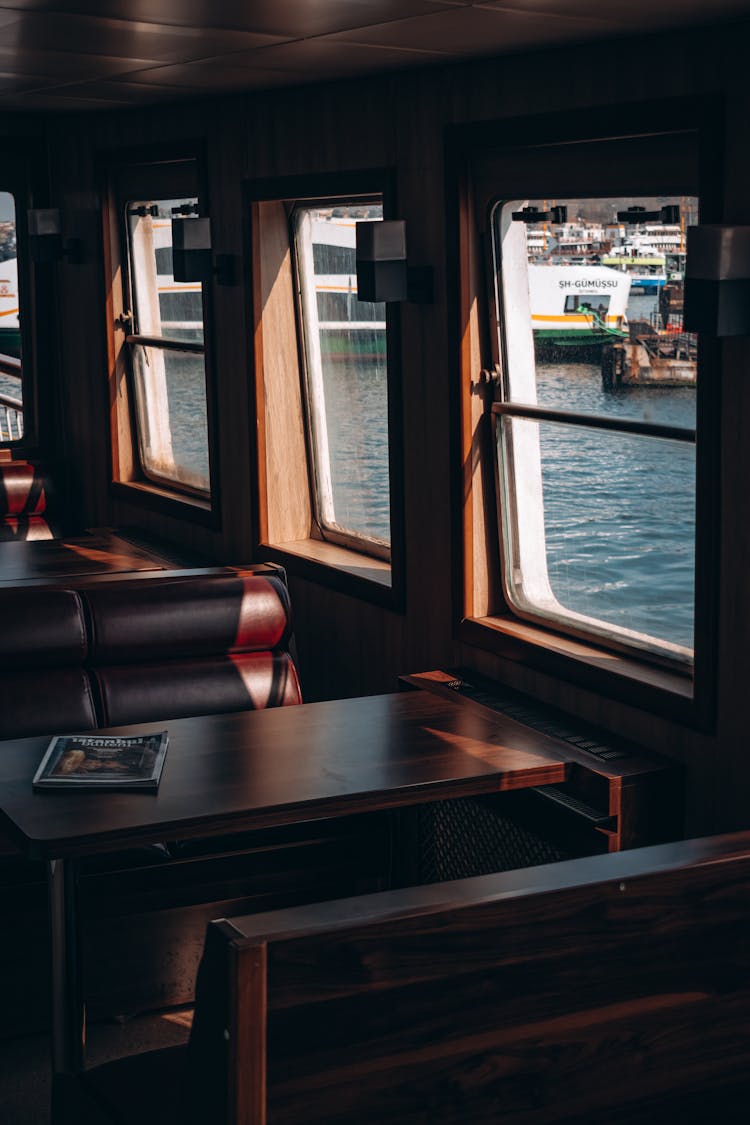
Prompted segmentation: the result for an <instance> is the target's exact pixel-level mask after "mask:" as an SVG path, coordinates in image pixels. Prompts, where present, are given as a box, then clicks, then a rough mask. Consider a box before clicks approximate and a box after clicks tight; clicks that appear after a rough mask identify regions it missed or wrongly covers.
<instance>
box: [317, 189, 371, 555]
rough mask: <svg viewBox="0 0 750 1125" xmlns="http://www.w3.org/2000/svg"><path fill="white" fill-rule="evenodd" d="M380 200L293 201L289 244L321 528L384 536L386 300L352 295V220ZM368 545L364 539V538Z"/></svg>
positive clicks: (367, 217)
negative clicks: (292, 244) (292, 243)
mask: <svg viewBox="0 0 750 1125" xmlns="http://www.w3.org/2000/svg"><path fill="white" fill-rule="evenodd" d="M382 217H383V209H382V206H381V205H380V204H362V203H358V204H354V203H352V204H346V203H337V204H336V205H335V206H333V205H331V206H328V207H310V208H304V209H300V211H299V212H298V213H297V217H296V230H295V238H296V251H297V263H298V271H299V276H300V289H301V294H302V314H303V320H304V341H305V368H306V374H307V390H308V400H309V404H310V418H311V426H312V431H313V447H314V460H315V477H316V492H317V500H318V520H319V523H320V525H321V527H322V528H323V530H324V531H325V530H328V531H329V532H330V531H335V532H343V533H344V534H346V535H351V536H356V537H362V538H364V539H366V540H370V541H373V542H374V543H377V544H379V545H381V546H385V545H387V544H389V542H390V494H389V472H388V378H387V375H388V369H387V358H386V323H385V305H384V304H374V303H371V302H366V301H360V300H358V298H357V278H356V272H355V271H356V264H355V245H356V223H357V222H373V221H377V220H380V219H382ZM365 546H366V545H365Z"/></svg>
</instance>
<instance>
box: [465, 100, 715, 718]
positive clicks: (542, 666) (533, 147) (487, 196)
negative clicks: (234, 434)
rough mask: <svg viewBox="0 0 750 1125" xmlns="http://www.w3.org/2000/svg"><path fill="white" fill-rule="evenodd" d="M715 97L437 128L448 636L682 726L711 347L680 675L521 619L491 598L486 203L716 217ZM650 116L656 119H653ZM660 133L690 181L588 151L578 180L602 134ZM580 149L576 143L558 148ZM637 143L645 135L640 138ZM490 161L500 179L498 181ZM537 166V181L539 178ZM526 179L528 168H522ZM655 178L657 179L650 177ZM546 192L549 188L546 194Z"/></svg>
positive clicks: (707, 571) (710, 661) (496, 556)
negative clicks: (448, 445)
mask: <svg viewBox="0 0 750 1125" xmlns="http://www.w3.org/2000/svg"><path fill="white" fill-rule="evenodd" d="M723 116H724V114H723V105H722V102H721V99H718V98H713V97H705V98H676V99H670V100H668V101H665V102H649V103H637V104H632V105H628V106H607V107H597V108H596V109H592V110H590V111H587V113H585V114H580V115H578V116H576V117H575V118H571V117H570V115H566V114H545V115H540V116H537V117H529V118H516V119H513V120H511V121H500V122H497V121H496V122H488V123H482V124H477V125H471V126H463V127H462V126H455V127H451V128H450V129H449V130H448V132H447V137H446V146H447V188H448V200H449V204H450V205H451V210H450V212H449V214H450V215H452V219H451V220H450V226H449V231H448V250H449V255H450V254H451V252H454V253H455V255H456V260H457V261H458V262H459V263H460V269H459V270H458V271H457V274H456V276H455V278H454V279H451V284H450V289H449V299H450V300H451V301H452V303H453V307H454V308H455V309H456V310H457V313H458V316H457V318H456V320H455V321H454V323H453V331H452V338H453V347H454V354H456V355H457V357H458V365H459V370H460V381H459V383H458V401H457V407H458V410H459V415H460V427H459V428H458V429H457V431H456V433H455V438H454V440H455V443H456V444H455V448H456V457H457V460H458V463H460V464H462V465H463V466H464V478H463V482H462V488H461V491H460V494H459V491H458V489H456V490H455V492H454V517H455V520H456V524H457V530H458V529H460V532H459V535H460V538H459V539H458V543H459V544H460V547H461V550H460V556H459V559H460V569H459V570H458V571H457V573H456V582H455V597H454V622H455V636H456V639H457V640H459V641H462V642H463V643H465V644H466V645H467V646H470V647H474V648H478V649H482V650H486V651H488V652H491V653H494V654H495V655H496V656H498V657H500V658H502V659H504V660H508V661H510V662H511V664H514V663H515V664H518V665H519V666H523V667H525V668H527V669H529V670H534V671H536V672H540V673H544V674H551V675H553V676H555V677H557V678H559V679H562V680H567V681H568V682H570V683H573V684H576V685H578V686H580V687H584V688H585V689H587V690H592V691H595V692H597V693H598V694H602V695H605V696H609V697H611V698H614V699H619V700H621V701H625V702H627V703H628V704H630V705H634V706H637V707H641V708H643V709H644V710H648V711H651V712H652V713H655V714H659V715H663V716H665V717H669V718H673V719H676V720H677V721H679V722H682V723H684V724H686V725H689V726H692V727H695V728H696V729H701V730H708V729H711V728H712V725H713V722H714V713H715V690H716V688H715V683H716V636H715V632H716V620H717V612H716V611H717V604H718V597H719V572H718V557H717V555H718V547H717V528H718V497H719V415H720V401H719V393H720V391H719V388H720V381H719V380H718V379H717V373H718V370H719V360H720V348H719V345H718V343H717V342H716V341H715V340H708V339H704V338H701V340H700V344H699V347H700V369H701V378H700V379H699V380H698V388H697V419H698V421H697V430H698V434H699V439H698V442H697V447H696V527H697V528H698V531H697V534H696V550H695V587H696V606H695V610H696V612H695V665H694V669H693V673H692V675H685V674H682V673H680V672H679V671H675V670H672V669H665V668H663V667H659V666H658V664H657V663H654V662H652V661H650V660H648V659H644V658H643V657H642V656H639V655H637V654H636V655H634V654H633V653H632V652H631V653H625V654H622V653H618V652H616V651H614V649H613V648H612V647H611V646H609V645H606V644H602V643H600V642H596V641H592V640H590V639H587V640H580V639H578V638H575V637H572V636H570V635H569V634H567V633H564V632H561V631H560V630H559V629H556V628H554V627H551V626H549V625H542V624H538V623H532V622H529V621H525V620H523V619H522V618H521V617H519V615H518V614H517V613H516V612H514V611H513V609H512V608H511V607H510V606H509V604H508V602H507V601H506V599H505V598H504V596H502V592H501V589H502V583H501V577H500V576H501V561H500V548H499V544H500V539H499V535H498V511H497V505H496V491H495V485H496V482H495V474H494V443H493V433H492V409H493V403H494V401H495V400H496V398H497V397H498V396H497V388H498V384H499V382H500V380H501V377H502V362H501V355H500V350H499V349H500V343H499V341H500V333H499V332H498V324H497V321H496V314H495V309H496V294H495V291H494V285H495V283H496V275H495V271H494V268H493V254H492V249H491V228H490V221H489V220H490V211H491V203H490V201H491V200H496V199H497V198H498V196H500V195H501V196H502V198H504V199H509V200H510V199H518V198H521V197H523V198H527V197H528V198H533V199H536V198H544V197H545V195H549V193H553V195H554V197H555V198H560V199H562V198H583V197H591V196H628V195H633V196H636V195H643V194H646V193H647V194H650V195H652V194H664V195H669V194H675V195H679V194H682V193H686V194H694V195H697V196H698V197H699V199H700V205H701V222H704V223H705V222H718V221H720V220H721V183H720V177H716V174H715V172H716V168H717V167H721V152H722V148H721V144H722V142H721V122H722V121H723ZM662 123H663V124H662ZM657 135H658V136H661V137H667V138H669V141H668V142H667V143H668V151H669V152H670V153H672V150H674V152H675V153H679V151H680V148H681V146H682V145H683V143H684V144H686V145H688V147H689V146H690V145H692V146H693V149H694V153H695V175H694V176H693V182H688V183H686V182H685V181H684V179H683V181H682V182H680V181H679V177H677V176H675V175H672V179H671V181H670V172H669V167H668V165H669V160H666V161H665V167H664V169H663V170H662V173H661V174H660V178H659V182H658V184H656V183H654V182H653V180H652V181H651V182H649V180H648V178H646V179H645V182H644V181H643V179H642V180H641V181H640V182H639V181H638V180H637V174H638V173H637V169H638V165H637V164H633V163H632V162H631V164H630V166H629V168H628V169H626V174H625V175H623V172H622V168H618V167H617V166H614V167H613V166H612V165H613V162H612V161H607V160H604V161H601V163H600V165H599V168H600V172H601V181H600V182H599V183H596V182H592V181H591V180H588V181H587V182H582V180H583V177H582V175H581V167H582V159H581V158H582V157H583V156H585V155H586V154H587V153H591V152H594V151H596V150H597V147H599V148H601V147H602V146H604V148H603V151H605V152H606V151H607V146H609V147H610V149H611V145H612V144H613V143H614V142H617V143H618V144H620V143H623V144H624V143H626V142H629V141H633V142H635V143H636V145H637V144H638V143H640V142H641V141H643V143H644V144H646V142H647V141H648V143H651V142H650V141H649V138H654V137H655V136H657ZM572 146H580V147H572ZM646 147H647V146H646ZM560 154H562V156H563V160H562V162H561V164H560V168H561V169H562V168H563V167H564V168H565V173H564V174H558V181H557V182H554V181H553V182H551V176H550V175H549V157H550V156H553V157H556V156H558V155H560ZM519 157H527V158H528V166H529V167H531V168H532V169H533V171H534V176H532V177H531V178H530V179H529V180H528V181H527V182H526V183H525V184H522V183H521V182H519V180H520V177H516V180H515V181H513V182H510V180H511V177H508V175H507V168H508V161H509V160H512V161H513V162H514V165H517V164H518V162H519ZM498 168H505V169H506V175H505V178H504V179H503V180H502V181H501V182H500V184H499V182H498ZM542 174H544V175H546V176H547V179H546V181H545V180H544V179H543V175H542ZM534 177H536V178H534ZM662 181H663V182H662ZM550 197H551V196H550Z"/></svg>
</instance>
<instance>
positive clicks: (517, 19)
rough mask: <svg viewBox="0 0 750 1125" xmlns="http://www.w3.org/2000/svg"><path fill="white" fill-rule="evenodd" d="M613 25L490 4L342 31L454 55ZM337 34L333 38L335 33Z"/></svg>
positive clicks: (348, 38) (347, 37)
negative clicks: (490, 6)
mask: <svg viewBox="0 0 750 1125" xmlns="http://www.w3.org/2000/svg"><path fill="white" fill-rule="evenodd" d="M606 30H607V26H606V24H604V23H603V22H602V21H601V20H588V19H582V18H578V17H576V18H573V17H568V16H566V17H564V18H562V19H560V18H558V17H557V16H554V15H550V16H545V17H542V16H539V15H538V14H536V13H533V12H511V11H508V10H500V9H489V8H478V7H471V8H450V9H447V10H444V11H442V12H440V13H438V14H435V13H433V14H432V15H429V16H415V17H411V18H410V19H405V20H399V22H398V23H386V24H377V25H375V26H374V27H367V28H359V29H357V30H355V31H345V32H341V33H340V34H339V35H337V36H336V37H335V38H337V39H339V40H341V41H343V42H352V43H369V44H379V45H381V46H395V45H399V46H401V47H404V46H407V47H411V48H413V49H418V48H419V47H420V45H424V44H427V45H429V48H430V50H432V51H439V52H441V53H442V54H446V55H449V56H450V57H451V58H455V57H459V56H462V55H467V54H470V55H477V54H493V53H495V52H496V50H497V46H496V44H497V43H498V42H505V43H512V44H513V46H514V47H515V48H520V47H531V46H543V45H545V44H549V43H556V42H559V41H560V40H561V39H572V38H575V39H577V40H580V39H584V38H590V37H591V36H595V35H601V34H602V33H603V32H605V31H606ZM329 38H332V37H329Z"/></svg>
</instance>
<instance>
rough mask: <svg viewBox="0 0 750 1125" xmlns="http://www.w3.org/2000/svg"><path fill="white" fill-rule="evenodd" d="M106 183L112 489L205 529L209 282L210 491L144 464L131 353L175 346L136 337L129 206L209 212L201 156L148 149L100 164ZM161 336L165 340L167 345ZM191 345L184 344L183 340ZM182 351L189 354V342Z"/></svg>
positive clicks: (208, 515)
mask: <svg viewBox="0 0 750 1125" xmlns="http://www.w3.org/2000/svg"><path fill="white" fill-rule="evenodd" d="M101 176H102V179H103V181H104V185H105V188H104V190H105V198H106V206H105V209H104V223H105V227H104V249H105V254H104V266H105V279H106V285H107V288H108V291H109V294H110V296H109V300H108V302H107V340H108V353H109V383H110V401H111V402H112V403H113V405H114V407H115V409H114V410H113V411H112V412H111V414H110V418H111V427H110V464H111V474H112V476H111V486H110V487H111V490H112V492H113V494H114V495H115V496H117V497H120V498H122V499H126V500H127V501H128V502H129V503H135V504H136V505H137V506H139V507H143V508H148V509H151V510H153V511H155V512H160V513H163V514H166V515H170V516H176V517H178V518H182V519H187V520H189V521H190V522H192V523H198V524H201V525H204V526H206V527H210V528H213V529H216V528H218V527H219V526H220V512H221V506H220V482H219V475H218V467H219V457H218V448H219V437H218V431H217V407H216V380H215V362H214V333H213V296H214V295H213V284H214V283H213V281H210V282H206V281H204V282H203V283H202V289H201V298H202V309H203V345H202V347H203V363H204V380H205V393H206V425H207V437H208V450H207V452H208V475H209V490H208V492H206V491H204V490H202V489H197V488H194V487H191V485H190V484H188V483H184V482H178V481H174V480H172V479H171V478H169V477H167V476H165V477H163V478H162V477H159V478H158V479H157V476H156V474H151V475H149V474H148V473H147V472H146V470H145V469H144V467H143V465H142V463H141V456H140V448H139V443H140V439H139V432H138V416H137V408H136V399H135V385H134V383H135V370H134V367H135V362H134V360H133V359H132V358H131V353H132V350H133V349H134V348H135V347H137V346H142V345H146V344H147V345H149V346H155V347H158V348H163V349H164V350H175V349H174V347H173V346H172V343H171V342H170V341H169V338H165V337H152V336H140V335H139V334H137V333H134V332H133V331H132V329H133V321H132V314H133V291H132V288H131V276H130V274H131V266H130V251H129V231H128V229H127V218H126V207H127V205H128V204H129V203H130V202H137V201H142V200H146V199H153V200H170V199H178V198H196V199H197V200H198V206H199V212H200V214H202V215H205V214H209V213H210V200H209V198H208V192H207V180H206V169H205V159H204V157H203V156H202V153H201V150H200V149H199V148H197V147H196V148H193V147H187V148H184V149H182V148H181V149H177V150H175V151H174V152H170V151H169V150H167V151H166V152H164V151H163V150H160V152H159V156H158V157H156V156H155V154H154V151H153V150H152V149H146V150H142V149H136V150H132V151H131V152H124V153H123V154H122V155H121V156H119V157H118V159H117V160H107V161H106V162H103V164H102V166H101ZM165 340H166V341H167V342H166V343H165ZM186 344H187V345H188V346H187V347H185V345H186ZM179 350H183V351H192V350H194V349H193V348H192V345H191V343H190V342H188V341H179Z"/></svg>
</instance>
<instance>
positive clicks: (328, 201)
mask: <svg viewBox="0 0 750 1125" xmlns="http://www.w3.org/2000/svg"><path fill="white" fill-rule="evenodd" d="M357 202H359V203H361V204H362V205H363V206H364V205H366V204H367V203H372V204H374V203H376V202H377V203H379V205H380V206H381V208H382V207H383V197H382V194H381V193H372V194H365V195H353V194H351V193H350V194H348V195H346V196H344V195H338V196H327V197H325V198H323V199H298V200H295V202H294V205H293V206H292V210H291V212H290V215H289V224H290V245H291V247H292V259H293V263H294V271H295V279H296V294H295V296H296V302H295V303H296V323H297V339H298V341H299V353H300V365H301V369H302V371H301V374H302V378H303V398H304V401H305V416H306V423H307V442H308V458H309V475H310V485H311V488H310V491H311V496H312V504H313V519H314V521H315V527H316V530H317V532H318V534H319V535H320V537H321V538H322V539H323V540H324V541H326V542H329V543H335V544H337V545H338V546H340V547H345V548H348V549H350V550H352V551H356V552H358V553H361V554H364V555H371V556H372V557H373V558H376V559H383V560H384V561H386V562H389V563H390V561H391V540H390V538H389V540H388V541H387V542H384V541H381V540H378V539H375V538H373V537H371V536H368V535H366V534H364V533H360V532H356V531H354V530H353V529H350V528H345V527H344V526H342V525H340V524H337V523H336V522H335V520H331V521H330V522H329V519H328V518H327V516H326V513H325V511H324V508H325V506H326V498H325V497H324V496H323V495H322V494H323V493H324V492H325V491H327V488H326V485H325V483H324V480H322V479H321V477H323V478H325V477H326V476H327V475H329V474H330V468H329V466H330V446H326V448H325V450H323V449H322V444H323V439H322V429H325V428H326V423H325V421H323V425H322V427H321V420H320V418H319V415H320V413H321V407H320V404H319V403H317V402H316V401H315V400H314V395H315V390H314V387H313V386H312V384H313V382H317V379H318V373H317V372H315V371H311V369H310V368H311V363H310V355H309V352H308V343H307V336H308V331H307V329H308V323H309V322H308V314H307V311H306V308H305V286H306V282H305V278H304V275H303V268H302V267H303V262H302V257H303V254H302V253H301V252H300V247H299V243H298V233H299V232H298V229H297V226H298V217H299V215H300V213H301V212H302V211H312V210H315V209H320V208H324V207H326V206H330V205H332V204H333V205H336V206H356V204H357ZM313 276H315V275H314V274H313ZM342 276H343V275H342ZM308 285H309V279H308ZM384 308H385V339H386V387H387V389H388V393H389V394H390V380H389V379H388V370H387V368H388V355H387V342H388V334H389V315H388V306H387V305H384ZM342 323H345V322H342ZM373 323H377V322H376V321H373ZM320 379H321V380H322V372H321V373H320ZM388 452H389V456H390V443H389V450H388ZM321 461H325V462H326V465H322V464H321ZM326 466H328V472H327V471H326ZM389 482H390V465H389ZM331 491H332V488H331ZM329 502H330V503H331V504H332V503H333V499H332V496H331V498H330V501H329ZM389 502H390V483H389ZM389 523H392V521H391V520H390V509H389Z"/></svg>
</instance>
